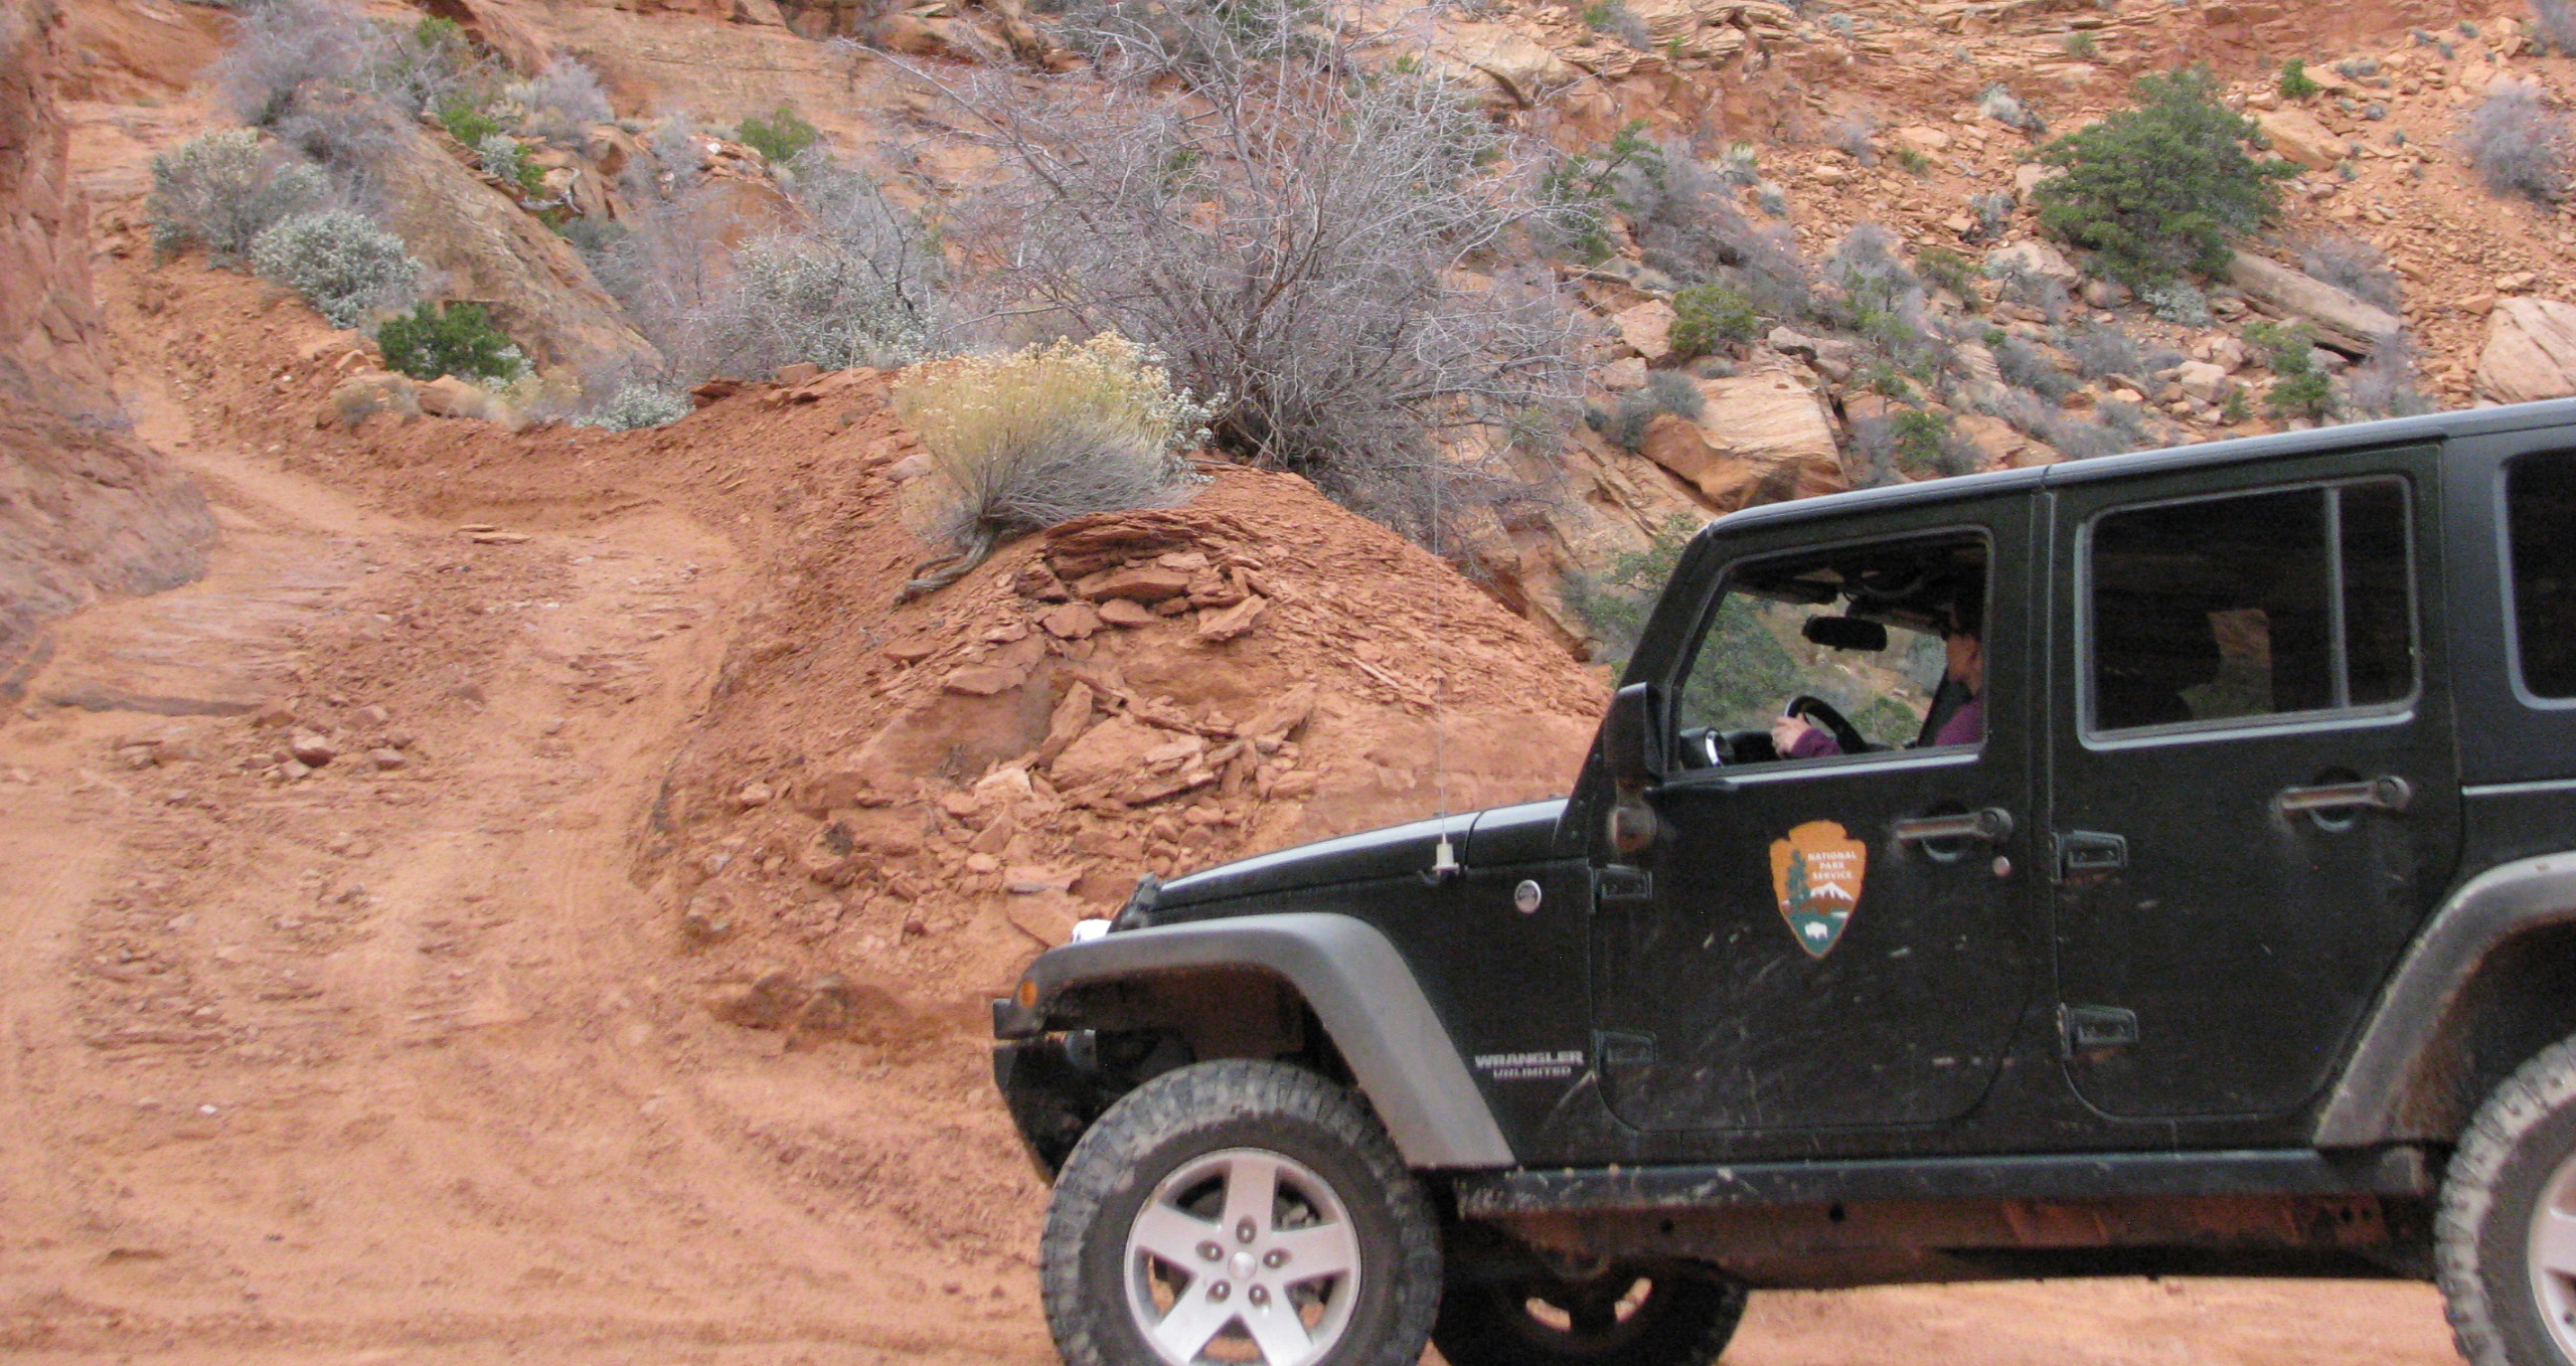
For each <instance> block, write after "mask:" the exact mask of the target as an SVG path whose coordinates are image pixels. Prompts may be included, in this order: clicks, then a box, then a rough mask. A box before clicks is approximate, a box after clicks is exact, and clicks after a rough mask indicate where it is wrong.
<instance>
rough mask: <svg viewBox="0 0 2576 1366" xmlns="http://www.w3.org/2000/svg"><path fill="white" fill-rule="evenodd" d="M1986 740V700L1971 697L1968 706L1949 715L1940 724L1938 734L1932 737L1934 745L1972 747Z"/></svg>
mask: <svg viewBox="0 0 2576 1366" xmlns="http://www.w3.org/2000/svg"><path fill="white" fill-rule="evenodd" d="M1985 738H1986V699H1984V698H1982V697H1971V698H1969V699H1968V704H1967V705H1966V706H1963V707H1961V708H1959V709H1958V710H1957V711H1954V712H1952V713H1950V719H1949V720H1947V721H1944V722H1942V723H1941V730H1940V733H1939V734H1937V735H1934V736H1933V737H1932V743H1933V744H1936V745H1973V744H1975V743H1977V742H1978V741H1979V740H1983V739H1985Z"/></svg>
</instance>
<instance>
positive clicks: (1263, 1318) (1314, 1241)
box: [1122, 1148, 1361, 1366]
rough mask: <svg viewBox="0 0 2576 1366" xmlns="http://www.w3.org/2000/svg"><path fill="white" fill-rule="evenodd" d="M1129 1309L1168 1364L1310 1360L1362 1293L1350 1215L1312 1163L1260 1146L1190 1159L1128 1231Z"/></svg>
mask: <svg viewBox="0 0 2576 1366" xmlns="http://www.w3.org/2000/svg"><path fill="white" fill-rule="evenodd" d="M1122 1265H1123V1266H1124V1267H1125V1268H1126V1282H1127V1284H1126V1300H1127V1312H1128V1313H1129V1314H1130V1315H1131V1316H1132V1317H1133V1318H1134V1320H1135V1324H1136V1331H1137V1333H1138V1334H1140V1335H1141V1336H1142V1337H1143V1338H1144V1339H1145V1343H1146V1345H1147V1346H1149V1347H1151V1348H1153V1350H1154V1355H1155V1356H1156V1357H1158V1358H1160V1359H1161V1360H1162V1362H1163V1366H1196V1363H1199V1362H1205V1361H1215V1362H1224V1363H1229V1364H1231V1363H1238V1362H1240V1363H1250V1362H1253V1361H1259V1362H1261V1363H1263V1364H1264V1366H1308V1363H1310V1362H1313V1361H1316V1360H1318V1359H1319V1358H1321V1357H1322V1356H1323V1355H1324V1354H1325V1353H1326V1352H1329V1351H1331V1350H1332V1349H1333V1346H1334V1344H1335V1343H1338V1342H1340V1341H1341V1338H1342V1333H1343V1332H1344V1330H1346V1329H1348V1328H1349V1327H1350V1320H1351V1308H1352V1306H1353V1305H1354V1304H1356V1303H1357V1302H1358V1299H1359V1290H1360V1275H1361V1267H1360V1244H1359V1234H1358V1230H1356V1229H1355V1228H1353V1227H1352V1225H1351V1218H1350V1212H1349V1210H1348V1209H1346V1208H1345V1207H1344V1206H1343V1204H1342V1200H1341V1197H1340V1196H1339V1195H1338V1194H1336V1193H1335V1192H1334V1190H1333V1188H1332V1187H1331V1186H1329V1185H1327V1184H1325V1182H1324V1179H1323V1178H1322V1177H1320V1176H1317V1175H1316V1174H1315V1173H1314V1172H1313V1171H1312V1170H1311V1169H1309V1168H1308V1167H1306V1166H1305V1164H1303V1163H1300V1162H1298V1161H1296V1160H1295V1159H1293V1158H1289V1157H1283V1156H1281V1155H1280V1154H1278V1153H1274V1152H1265V1151H1263V1150H1261V1149H1258V1148H1225V1149H1221V1150H1219V1151H1217V1152H1212V1153H1207V1154H1204V1155H1202V1156H1199V1157H1195V1158H1192V1159H1191V1160H1189V1161H1188V1162H1185V1163H1182V1164H1181V1165H1180V1167H1179V1168H1177V1169H1175V1170H1174V1171H1173V1172H1172V1174H1171V1175H1169V1176H1166V1177H1164V1178H1163V1180H1162V1182H1161V1184H1159V1185H1157V1186H1155V1187H1154V1193H1153V1194H1152V1195H1150V1196H1148V1197H1146V1200H1145V1203H1144V1205H1143V1206H1142V1207H1140V1208H1139V1209H1138V1210H1137V1211H1136V1218H1135V1221H1134V1222H1133V1223H1131V1224H1130V1225H1129V1226H1128V1229H1127V1249H1126V1258H1125V1260H1124V1262H1123V1263H1122Z"/></svg>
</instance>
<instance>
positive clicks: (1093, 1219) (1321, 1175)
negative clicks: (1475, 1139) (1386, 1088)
mask: <svg viewBox="0 0 2576 1366" xmlns="http://www.w3.org/2000/svg"><path fill="white" fill-rule="evenodd" d="M1041 1261H1042V1262H1043V1269H1042V1272H1041V1276H1042V1281H1043V1288H1044V1292H1045V1299H1046V1313H1047V1326H1048V1327H1049V1328H1050V1329H1051V1330H1052V1331H1053V1332H1054V1335H1055V1341H1056V1349H1057V1350H1058V1351H1059V1352H1061V1353H1063V1355H1064V1359H1065V1361H1066V1362H1067V1364H1068V1366H1138V1364H1141V1363H1160V1366H1201V1364H1202V1363H1209V1364H1213V1363H1225V1364H1226V1366H1250V1364H1251V1363H1255V1362H1258V1363H1261V1366H1414V1363H1415V1361H1416V1360H1417V1359H1418V1358H1419V1357H1420V1356H1421V1355H1422V1344H1423V1342H1424V1340H1425V1339H1426V1338H1427V1337H1428V1336H1429V1332H1430V1326H1431V1316H1432V1313H1433V1310H1434V1308H1435V1307H1436V1305H1437V1303H1438V1296H1439V1287H1440V1241H1439V1234H1438V1228H1437V1224H1436V1222H1435V1221H1434V1219H1433V1217H1432V1214H1431V1210H1430V1206H1429V1204H1428V1203H1427V1202H1426V1201H1425V1200H1424V1199H1423V1196H1422V1191H1421V1188H1420V1186H1419V1185H1418V1184H1416V1182H1415V1181H1414V1179H1413V1175H1412V1173H1410V1172H1408V1171H1406V1170H1405V1168H1404V1163H1403V1161H1402V1159H1400V1158H1399V1157H1397V1155H1396V1152H1395V1147H1394V1145H1393V1144H1392V1143H1390V1142H1388V1141H1387V1137H1386V1134H1385V1132H1384V1131H1383V1130H1381V1129H1380V1128H1379V1127H1378V1124H1377V1121H1376V1120H1375V1119H1374V1118H1373V1117H1371V1116H1370V1114H1369V1113H1368V1111H1367V1110H1366V1109H1365V1108H1364V1107H1362V1106H1361V1105H1360V1103H1359V1102H1358V1100H1357V1099H1356V1098H1354V1097H1353V1096H1351V1095H1350V1094H1349V1093H1348V1092H1346V1091H1344V1090H1342V1089H1341V1088H1340V1087H1338V1086H1335V1085H1333V1084H1332V1083H1331V1082H1329V1081H1326V1080H1324V1079H1323V1078H1322V1077H1319V1076H1316V1075H1315V1074H1313V1073H1311V1072H1307V1071H1305V1070H1303V1069H1300V1068H1296V1067H1290V1066H1288V1065H1286V1064H1282V1063H1271V1062H1251V1061H1241V1060H1230V1061H1220V1062H1206V1063H1197V1064H1193V1065H1191V1066H1188V1067H1182V1068H1178V1069H1175V1070H1173V1071H1170V1072H1166V1073H1164V1074H1163V1075H1161V1076H1159V1077H1156V1078H1154V1079H1153V1080H1152V1081H1149V1082H1147V1083H1145V1084H1144V1085H1143V1086H1140V1087H1138V1088H1136V1089H1135V1090H1134V1091H1132V1092H1129V1093H1128V1094H1127V1095H1126V1096H1124V1097H1121V1098H1120V1099H1119V1101H1118V1102H1117V1104H1115V1105H1112V1106H1111V1107H1110V1108H1109V1110H1108V1112H1107V1113H1105V1114H1103V1115H1102V1116H1101V1117H1100V1120H1099V1122H1098V1123H1096V1124H1094V1125H1093V1126H1092V1128H1091V1131H1090V1132H1089V1133H1087V1134H1085V1135H1083V1138H1082V1141H1081V1142H1080V1143H1078V1144H1076V1145H1075V1146H1074V1149H1073V1152H1072V1153H1071V1155H1069V1156H1068V1157H1067V1158H1066V1159H1065V1164H1064V1172H1063V1174H1062V1176H1061V1177H1060V1178H1059V1179H1058V1180H1057V1182H1056V1189H1055V1198H1054V1199H1053V1201H1052V1202H1051V1203H1050V1204H1049V1206H1048V1209H1047V1226H1046V1236H1045V1241H1044V1243H1043V1245H1042V1248H1041Z"/></svg>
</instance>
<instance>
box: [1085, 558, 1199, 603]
mask: <svg viewBox="0 0 2576 1366" xmlns="http://www.w3.org/2000/svg"><path fill="white" fill-rule="evenodd" d="M1073 591H1074V592H1075V593H1076V594H1077V595H1079V596H1081V597H1083V598H1085V599H1088V600H1090V601H1092V602H1107V601H1108V600H1109V599H1111V598H1127V599H1129V600H1131V601H1135V602H1142V603H1157V602H1161V601H1162V600H1163V599H1165V598H1176V597H1179V596H1181V595H1182V594H1184V593H1187V592H1189V591H1190V575H1189V571H1187V570H1183V569H1171V568H1167V567H1165V566H1163V565H1159V564H1147V565H1137V566H1135V567H1133V568H1128V569H1105V570H1102V571H1101V572H1099V573H1097V574H1091V575H1087V576H1085V577H1084V578H1083V579H1082V581H1081V582H1079V583H1076V584H1075V585H1074V586H1073Z"/></svg>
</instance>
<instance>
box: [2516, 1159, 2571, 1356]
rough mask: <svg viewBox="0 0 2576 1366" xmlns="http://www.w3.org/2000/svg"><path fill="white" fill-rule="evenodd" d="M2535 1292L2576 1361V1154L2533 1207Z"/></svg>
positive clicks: (2554, 1333)
mask: <svg viewBox="0 0 2576 1366" xmlns="http://www.w3.org/2000/svg"><path fill="white" fill-rule="evenodd" d="M2525 1245H2526V1248H2527V1251H2528V1254H2529V1262H2528V1265H2529V1266H2530V1269H2531V1293H2532V1296H2533V1298H2534V1299H2536V1300H2538V1301H2539V1307H2540V1321H2541V1323H2543V1324H2544V1325H2546V1326H2547V1327H2548V1329H2549V1340H2550V1341H2551V1342H2553V1343H2555V1344H2557V1346H2558V1354H2559V1356H2560V1357H2562V1358H2564V1359H2566V1360H2570V1361H2576V1156H2570V1157H2568V1158H2566V1159H2565V1160H2563V1161H2561V1162H2560V1163H2559V1164H2558V1170H2556V1171H2554V1172H2551V1173H2550V1174H2549V1184H2548V1185H2546V1186H2543V1187H2542V1188H2541V1191H2540V1202H2539V1204H2538V1205H2537V1206H2535V1207H2534V1208H2533V1209H2532V1212H2531V1234H2530V1237H2529V1238H2528V1239H2527V1240H2526V1244H2525Z"/></svg>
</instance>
